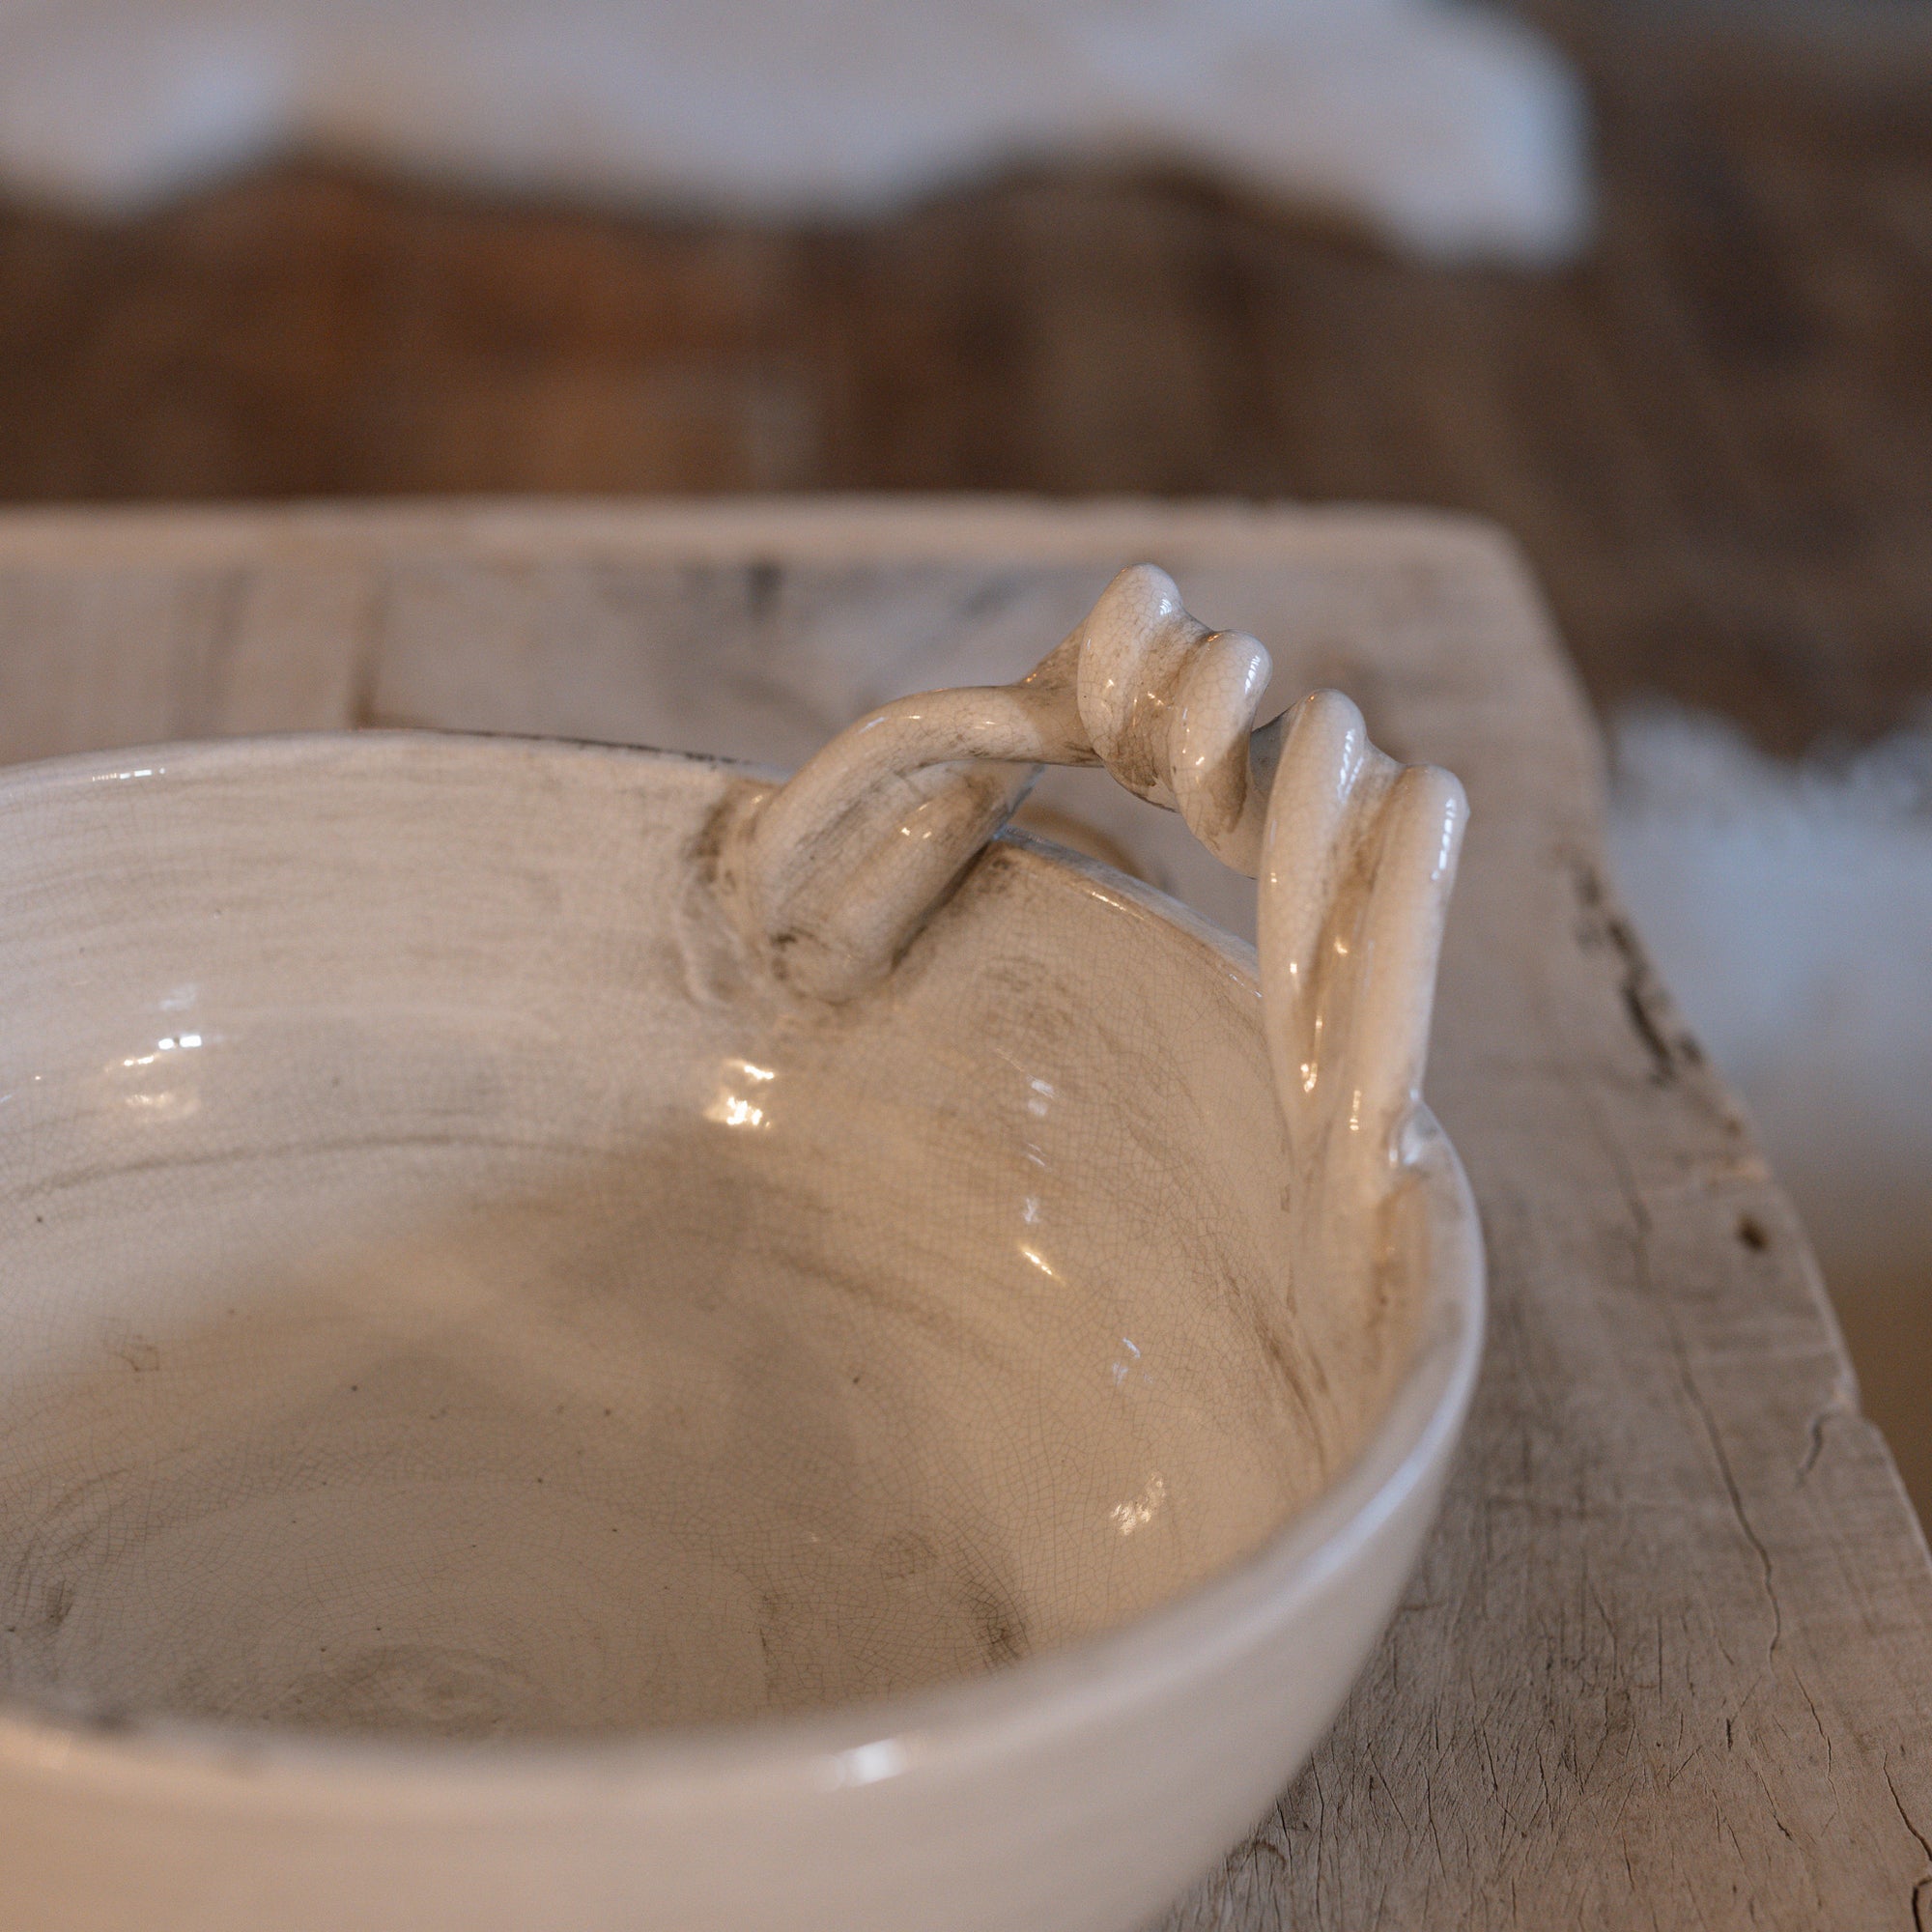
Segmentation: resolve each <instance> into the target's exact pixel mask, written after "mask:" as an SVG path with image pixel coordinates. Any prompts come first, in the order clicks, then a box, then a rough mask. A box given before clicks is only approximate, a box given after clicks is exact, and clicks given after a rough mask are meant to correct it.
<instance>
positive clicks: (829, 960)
mask: <svg viewBox="0 0 1932 1932" xmlns="http://www.w3.org/2000/svg"><path fill="white" fill-rule="evenodd" d="M1269 669H1270V666H1269V662H1268V654H1267V652H1266V650H1265V649H1264V647H1263V646H1262V645H1261V644H1260V643H1259V642H1258V641H1257V640H1256V639H1253V638H1251V637H1248V636H1246V635H1245V634H1244V633H1242V632H1239V631H1210V630H1209V629H1208V627H1207V626H1206V625H1205V624H1202V623H1201V622H1199V621H1198V620H1197V619H1196V618H1194V617H1192V616H1190V615H1189V613H1188V612H1187V611H1186V610H1185V608H1184V607H1183V606H1182V604H1181V601H1180V595H1179V590H1178V589H1177V588H1176V585H1175V582H1174V580H1173V579H1172V578H1171V577H1169V576H1168V575H1167V573H1166V572H1165V571H1163V570H1160V569H1157V568H1156V567H1154V566H1153V565H1151V564H1135V565H1131V566H1129V567H1128V568H1127V569H1125V570H1122V572H1121V573H1120V574H1119V575H1118V576H1117V577H1116V578H1115V579H1114V581H1113V582H1112V583H1110V584H1109V585H1108V586H1107V589H1106V591H1105V592H1104V593H1103V595H1102V596H1101V597H1100V599H1099V601H1098V602H1097V603H1096V604H1095V605H1094V608H1093V610H1092V611H1089V612H1088V614H1087V615H1086V616H1085V617H1084V618H1083V619H1082V620H1081V622H1080V623H1079V624H1077V625H1076V626H1075V627H1074V629H1073V630H1072V632H1071V633H1069V635H1068V636H1067V637H1066V638H1065V640H1064V641H1063V642H1062V643H1061V644H1060V645H1059V646H1058V648H1057V649H1055V650H1054V651H1053V652H1052V653H1051V654H1050V655H1049V656H1048V657H1046V658H1045V659H1043V660H1042V661H1041V662H1040V664H1039V665H1038V666H1037V667H1036V668H1035V669H1034V670H1033V671H1032V672H1031V673H1029V675H1028V676H1026V677H1024V678H1022V679H1021V680H1019V681H1018V682H1017V683H1015V684H1010V685H1001V686H992V687H985V688H980V689H968V690H958V691H939V692H931V693H927V694H924V695H923V696H915V697H906V698H901V699H899V700H897V701H896V702H895V703H892V704H887V705H883V706H881V707H880V708H879V709H878V710H876V711H874V712H872V713H871V714H870V715H869V716H867V717H866V718H863V719H861V720H860V721H859V722H858V723H857V724H855V725H852V726H851V727H850V728H849V729H848V730H846V731H844V732H842V733H841V734H840V735H839V736H838V738H836V739H835V740H834V741H833V742H832V743H831V744H830V745H828V746H827V747H826V748H825V750H824V751H822V752H821V753H819V754H818V755H817V756H816V757H814V758H813V759H811V761H810V763H809V764H807V765H806V766H805V768H804V769H803V770H802V771H801V772H799V773H798V775H797V776H796V777H795V778H793V779H792V780H791V781H789V782H788V783H787V784H785V785H784V786H783V787H782V788H781V789H780V790H779V791H778V792H776V793H774V794H770V795H759V794H749V795H745V796H743V797H741V798H740V799H739V800H738V801H737V802H736V803H735V806H734V807H733V808H732V809H731V810H733V813H734V815H733V816H732V818H731V821H730V822H729V823H728V824H727V825H725V827H723V828H722V829H721V831H720V834H719V840H718V843H719V857H718V862H717V876H718V880H719V886H720V890H721V892H722V894H723V895H724V897H725V902H726V904H727V905H728V907H729V908H730V910H731V912H732V914H733V916H734V918H735V920H736V922H737V923H738V924H739V926H740V928H741V930H742V931H743V932H744V933H745V935H746V936H747V938H748V939H750V941H751V942H752V944H753V948H754V949H755V950H756V951H757V952H759V953H760V954H761V955H762V956H763V958H764V959H765V960H766V961H767V962H768V963H769V965H770V967H771V970H772V971H773V973H774V974H775V975H776V976H777V977H778V978H779V979H780V980H782V981H783V982H784V983H785V984H787V985H789V986H791V987H793V988H795V989H797V990H798V991H800V992H803V993H805V994H807V995H810V996H813V997H816V998H819V999H823V1000H829V1001H835V1002H836V1001H841V1000H846V999H849V998H851V997H852V996H853V995H855V994H856V993H859V992H861V991H863V990H864V989H865V988H866V987H867V986H869V985H871V984H874V983H875V982H876V981H877V980H880V979H881V978H882V977H883V976H884V975H885V974H886V973H888V972H889V971H890V970H891V967H892V964H893V961H894V960H895V958H896V957H897V956H898V954H899V953H900V952H902V951H903V949H904V947H905V946H906V944H907V943H908V941H909V940H910V939H911V937H912V936H913V935H914V933H916V932H917V931H918V929H919V927H920V926H921V925H922V924H923V922H924V921H925V919H926V918H927V916H928V915H929V913H930V911H931V909H932V907H933V906H934V905H935V904H937V903H938V902H939V901H940V900H942V899H943V898H944V896H945V895H946V894H947V893H948V892H949V891H950V890H951V889H952V885H953V884H954V882H955V881H956V880H957V879H958V877H959V875H960V873H961V871H962V870H963V869H964V868H965V867H966V866H968V865H969V864H970V863H971V862H972V860H973V858H974V857H975V856H976V855H977V854H978V853H979V852H980V849H981V848H982V847H983V846H984V845H985V843H986V841H987V840H988V839H989V838H991V837H992V836H993V835H994V833H996V832H997V831H998V830H999V828H1000V827H1001V826H1002V825H1003V824H1004V823H1005V822H1006V820H1007V819H1008V818H1009V816H1010V815H1011V813H1012V812H1013V810H1015V808H1016V807H1017V806H1018V805H1019V803H1020V802H1021V800H1022V799H1023V798H1024V797H1025V796H1026V793H1027V790H1028V788H1029V787H1030V786H1031V784H1032V783H1033V781H1034V780H1035V779H1036V778H1037V776H1038V773H1039V769H1040V767H1041V766H1042V765H1049V764H1054V765H1093V764H1101V765H1104V766H1105V767H1106V768H1107V770H1108V771H1109V772H1110V773H1112V775H1113V776H1114V777H1115V778H1116V779H1118V780H1119V781H1120V782H1121V783H1122V784H1123V785H1124V786H1126V787H1127V789H1128V790H1130V791H1132V792H1135V793H1137V794H1138V795H1139V796H1140V797H1142V798H1145V799H1148V800H1150V801H1151V803H1153V804H1155V805H1161V806H1165V807H1167V808H1169V809H1170V810H1176V811H1179V813H1180V815H1181V817H1182V818H1183V819H1184V820H1185V821H1186V823H1187V825H1188V827H1189V829H1190V830H1191V831H1192V832H1193V833H1194V834H1195V836H1196V837H1197V838H1199V839H1200V840H1201V842H1202V843H1203V844H1204V845H1206V846H1207V847H1208V850H1209V851H1210V852H1212V853H1213V854H1214V856H1215V857H1216V858H1218V859H1220V860H1221V861H1222V862H1223V863H1224V864H1226V865H1228V866H1231V867H1235V868H1236V870H1238V871H1242V872H1246V873H1248V874H1250V875H1251V876H1256V877H1258V879H1259V883H1260V903H1259V915H1260V916H1259V920H1258V929H1259V936H1260V952H1261V964H1262V988H1263V1004H1264V1023H1265V1026H1266V1029H1267V1036H1268V1046H1269V1052H1270V1055H1271V1057H1272V1060H1273V1064H1274V1071H1275V1084H1276V1090H1277V1093H1278V1094H1279V1097H1280V1100H1281V1104H1282V1111H1283V1114H1284V1116H1285V1117H1286V1119H1287V1122H1288V1124H1289V1127H1290V1132H1291V1145H1292V1148H1293V1155H1294V1162H1295V1167H1296V1170H1297V1177H1298V1179H1301V1180H1303V1181H1304V1182H1305V1183H1308V1184H1314V1183H1316V1182H1318V1181H1319V1182H1320V1183H1321V1184H1322V1185H1323V1187H1324V1191H1326V1192H1328V1193H1329V1195H1330V1197H1331V1198H1334V1190H1335V1189H1336V1187H1337V1186H1338V1185H1339V1184H1341V1183H1342V1174H1341V1173H1338V1168H1339V1169H1341V1170H1345V1171H1346V1172H1347V1173H1348V1175H1349V1177H1350V1180H1349V1184H1351V1185H1352V1184H1362V1185H1365V1186H1366V1188H1367V1194H1368V1196H1369V1197H1375V1196H1378V1195H1379V1194H1381V1193H1385V1192H1386V1189H1387V1185H1388V1177H1389V1175H1390V1173H1391V1171H1392V1170H1393V1169H1395V1168H1397V1167H1399V1166H1400V1165H1401V1140H1402V1135H1403V1130H1404V1127H1405V1125H1406V1122H1407V1121H1408V1120H1409V1119H1410V1117H1411V1116H1412V1115H1413V1113H1414V1111H1415V1108H1416V1107H1417V1105H1418V1104H1419V1102H1420V1099H1421V1091H1422V1073H1423V1065H1424V1062H1425V1060H1426V1058H1427V1054H1428V1045H1429V1023H1430V1014H1431V1009H1432V1006H1433V1002H1434V997H1435V967H1436V958H1437V954H1438V952H1439V951H1440V947H1441V938H1442V924H1443V920H1444V917H1445V915H1446V912H1447V909H1448V902H1449V895H1450V891H1451V889H1452V887H1453V885H1454V882H1455V871H1456V859H1457V854H1458V851H1459V849H1460V846H1461V842H1462V836H1463V825H1464V823H1465V821H1466V819H1467V815H1468V808H1467V805H1466V803H1465V801H1464V799H1463V788H1462V786H1461V785H1460V784H1459V783H1458V782H1457V781H1456V780H1455V778H1454V777H1452V776H1451V775H1450V774H1449V773H1447V772H1444V771H1440V770H1437V769H1436V768H1435V767H1433V766H1425V765H1416V766H1408V767H1404V766H1401V765H1399V764H1398V763H1397V762H1396V761H1395V760H1394V759H1393V758H1390V757H1388V756H1387V755H1385V754H1384V753H1381V752H1379V751H1378V750H1377V749H1376V748H1375V747H1374V746H1373V745H1372V744H1370V743H1369V740H1368V734H1367V731H1366V728H1365V726H1364V725H1363V723H1362V716H1361V713H1360V712H1359V711H1358V710H1357V709H1356V708H1355V706H1354V705H1353V703H1351V702H1350V700H1349V699H1348V698H1347V697H1345V696H1342V695H1341V694H1340V693H1338V692H1332V691H1319V692H1315V693H1312V694H1311V695H1310V696H1307V697H1305V698H1303V699H1302V701H1301V703H1300V704H1299V705H1297V706H1295V707H1294V709H1293V710H1292V711H1289V712H1284V713H1283V714H1282V715H1281V716H1280V717H1278V718H1276V719H1274V720H1273V721H1272V722H1270V723H1269V724H1266V725H1263V726H1261V727H1260V728H1259V729H1256V728H1255V724H1254V721H1255V714H1256V710H1257V707H1258V706H1259V705H1260V703H1261V700H1262V695H1263V693H1264V691H1265V690H1266V689H1267V682H1268V674H1269Z"/></svg>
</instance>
